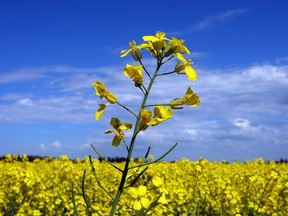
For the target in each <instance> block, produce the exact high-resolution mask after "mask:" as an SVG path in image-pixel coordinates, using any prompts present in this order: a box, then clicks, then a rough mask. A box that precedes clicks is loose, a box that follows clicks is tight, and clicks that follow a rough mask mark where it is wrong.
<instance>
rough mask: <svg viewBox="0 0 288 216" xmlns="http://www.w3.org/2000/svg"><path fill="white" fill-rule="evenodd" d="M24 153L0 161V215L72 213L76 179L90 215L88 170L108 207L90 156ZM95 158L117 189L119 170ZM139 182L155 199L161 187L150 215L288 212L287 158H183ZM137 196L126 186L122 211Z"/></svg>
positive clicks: (154, 168) (95, 193) (92, 196)
mask: <svg viewBox="0 0 288 216" xmlns="http://www.w3.org/2000/svg"><path fill="white" fill-rule="evenodd" d="M22 159H23V162H20V161H13V157H8V158H6V161H1V162H0V170H1V172H0V187H1V188H0V215H5V213H6V215H23V216H24V215H25V216H27V215H73V212H74V208H73V202H72V198H71V197H72V192H71V185H72V182H74V190H75V194H76V195H75V200H76V203H77V207H78V212H79V214H80V215H88V213H89V212H91V211H90V210H91V209H90V210H89V209H88V210H87V209H86V207H85V206H86V205H85V202H84V199H83V197H82V189H81V180H82V176H83V171H84V170H87V174H86V179H85V188H86V194H87V197H88V199H89V202H90V203H91V204H92V206H93V208H94V209H95V210H97V211H99V213H100V215H107V214H108V213H109V209H110V204H111V202H110V201H111V198H110V197H109V196H108V195H107V194H105V192H104V191H103V190H102V189H101V188H100V187H99V186H98V184H97V182H96V180H95V177H94V175H93V173H92V171H91V166H90V163H89V159H88V158H85V159H84V161H82V162H81V161H80V160H78V161H77V162H74V163H73V162H72V161H70V160H68V158H67V157H65V156H62V157H61V158H60V159H59V160H55V159H49V158H48V159H47V158H46V159H45V160H36V161H34V162H28V161H26V160H27V159H25V157H23V158H22ZM93 163H94V167H95V169H96V173H97V176H98V177H99V179H100V181H101V182H102V184H103V186H105V187H106V188H107V189H108V190H109V192H111V193H112V194H115V193H116V191H117V185H118V183H119V178H120V173H119V171H117V170H116V169H114V168H112V167H111V166H110V165H108V164H107V163H106V162H102V163H100V162H99V161H98V160H94V161H93ZM132 164H134V165H135V164H137V163H136V162H133V163H132ZM115 165H117V166H119V167H122V166H123V164H122V163H118V164H116V163H115ZM132 181H133V180H132V179H131V181H130V183H131V182H132ZM140 185H146V187H147V189H148V191H147V194H146V195H145V196H146V198H148V199H149V200H150V201H151V202H152V201H153V200H155V199H156V198H157V196H159V194H161V192H162V197H161V199H160V200H159V204H158V205H157V206H156V207H155V209H154V211H153V212H151V215H288V164H276V163H274V162H271V163H269V164H266V163H264V161H263V160H261V159H258V160H255V161H253V162H246V163H244V164H241V163H233V164H225V163H221V162H208V161H207V160H199V161H196V162H192V161H188V160H186V159H182V160H181V161H178V162H174V163H168V162H161V163H158V164H154V165H151V166H150V167H149V168H148V169H147V171H146V172H145V174H144V175H143V176H142V177H141V178H140V179H139V180H138V181H137V182H136V183H135V184H134V185H133V187H135V188H137V187H138V186H140ZM134 201H135V200H133V198H132V197H131V196H130V195H129V189H127V190H126V191H125V192H124V194H123V196H122V199H121V205H122V206H120V207H119V208H118V212H117V215H133V214H134V213H133V211H132V206H133V202H134ZM93 215H97V214H95V213H94V214H93Z"/></svg>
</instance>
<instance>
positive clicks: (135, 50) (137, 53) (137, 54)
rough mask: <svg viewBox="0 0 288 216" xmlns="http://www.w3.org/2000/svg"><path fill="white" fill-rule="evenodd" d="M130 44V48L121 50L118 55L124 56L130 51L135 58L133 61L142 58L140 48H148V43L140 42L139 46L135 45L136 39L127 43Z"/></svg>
mask: <svg viewBox="0 0 288 216" xmlns="http://www.w3.org/2000/svg"><path fill="white" fill-rule="evenodd" d="M129 45H130V49H128V50H122V51H121V53H122V55H121V56H120V57H121V58H122V57H125V56H126V55H128V54H129V53H131V55H132V57H133V58H134V59H135V61H139V60H141V58H142V52H141V49H143V48H148V47H149V45H148V44H141V45H139V46H136V41H132V42H130V43H129Z"/></svg>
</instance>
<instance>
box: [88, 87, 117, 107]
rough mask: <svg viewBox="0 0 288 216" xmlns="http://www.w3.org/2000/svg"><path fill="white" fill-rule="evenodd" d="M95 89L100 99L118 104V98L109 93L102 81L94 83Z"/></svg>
mask: <svg viewBox="0 0 288 216" xmlns="http://www.w3.org/2000/svg"><path fill="white" fill-rule="evenodd" d="M93 87H94V88H95V90H96V94H97V95H99V96H100V99H102V98H106V100H107V101H108V102H109V103H111V104H114V103H116V101H117V97H116V96H115V95H114V94H113V93H111V92H109V91H108V90H107V89H106V87H105V85H104V84H103V83H102V82H101V81H96V82H94V83H93Z"/></svg>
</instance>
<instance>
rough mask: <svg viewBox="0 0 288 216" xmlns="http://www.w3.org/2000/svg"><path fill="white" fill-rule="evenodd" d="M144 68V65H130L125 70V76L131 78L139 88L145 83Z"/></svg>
mask: <svg viewBox="0 0 288 216" xmlns="http://www.w3.org/2000/svg"><path fill="white" fill-rule="evenodd" d="M142 70H143V66H142V65H139V66H138V65H133V66H132V65H129V64H127V65H126V67H125V68H124V70H123V73H124V75H126V76H129V77H130V79H131V80H132V81H134V82H135V86H136V87H139V86H141V84H142V83H143V81H144V78H143V75H142Z"/></svg>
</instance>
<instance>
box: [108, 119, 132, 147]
mask: <svg viewBox="0 0 288 216" xmlns="http://www.w3.org/2000/svg"><path fill="white" fill-rule="evenodd" d="M110 125H111V126H112V127H113V128H114V130H111V129H109V130H106V131H105V134H107V133H114V134H115V137H114V139H113V141H112V146H118V145H120V142H121V140H122V139H124V137H125V136H124V133H123V132H122V130H130V129H131V128H132V124H131V123H130V122H123V123H121V122H120V120H119V119H118V118H111V121H110Z"/></svg>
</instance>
